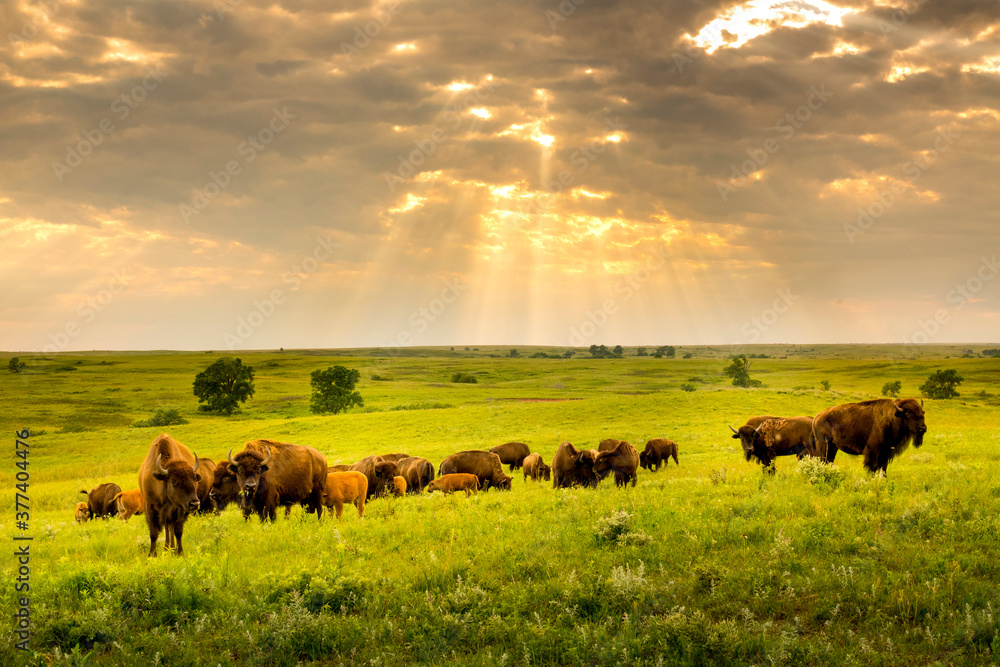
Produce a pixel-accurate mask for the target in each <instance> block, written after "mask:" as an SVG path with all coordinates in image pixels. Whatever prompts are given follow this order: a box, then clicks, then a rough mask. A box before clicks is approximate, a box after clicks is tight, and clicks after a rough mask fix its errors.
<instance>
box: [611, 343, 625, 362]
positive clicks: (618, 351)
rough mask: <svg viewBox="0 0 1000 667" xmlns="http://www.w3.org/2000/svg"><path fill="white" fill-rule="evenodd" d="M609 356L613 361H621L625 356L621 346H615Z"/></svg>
mask: <svg viewBox="0 0 1000 667" xmlns="http://www.w3.org/2000/svg"><path fill="white" fill-rule="evenodd" d="M611 356H613V357H614V358H615V359H621V358H622V357H624V356H625V348H623V347H622V346H621V345H615V349H614V350H612V351H611Z"/></svg>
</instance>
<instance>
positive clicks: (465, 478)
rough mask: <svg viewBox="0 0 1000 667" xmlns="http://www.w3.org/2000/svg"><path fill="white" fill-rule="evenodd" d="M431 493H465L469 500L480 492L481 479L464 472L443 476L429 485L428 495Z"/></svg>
mask: <svg viewBox="0 0 1000 667" xmlns="http://www.w3.org/2000/svg"><path fill="white" fill-rule="evenodd" d="M431 491H441V492H443V493H454V492H455V491H465V497H466V498H468V497H469V496H470V495H472V494H473V493H478V492H479V478H478V477H476V476H475V475H472V474H470V473H464V472H453V473H451V474H448V475H441V476H440V477H438V478H437V479H435V480H434V481H432V482H431V483H430V484H428V485H427V493H430V492H431Z"/></svg>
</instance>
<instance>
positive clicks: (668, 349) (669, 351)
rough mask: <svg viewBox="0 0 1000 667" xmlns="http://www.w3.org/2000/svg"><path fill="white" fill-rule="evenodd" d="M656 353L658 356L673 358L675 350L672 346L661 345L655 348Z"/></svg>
mask: <svg viewBox="0 0 1000 667" xmlns="http://www.w3.org/2000/svg"><path fill="white" fill-rule="evenodd" d="M656 351H657V352H659V353H660V355H662V356H664V357H670V358H673V356H674V355H675V354H677V349H676V348H675V347H674V346H673V345H661V346H660V347H658V348H656Z"/></svg>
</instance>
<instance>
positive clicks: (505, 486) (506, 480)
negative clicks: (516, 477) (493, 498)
mask: <svg viewBox="0 0 1000 667" xmlns="http://www.w3.org/2000/svg"><path fill="white" fill-rule="evenodd" d="M499 479H500V481H499V482H496V483H495V484H494V485H493V486H495V487H496V488H498V489H500V490H501V491H510V480H512V479H513V477H508V476H507V475H504V474H503V473H500V478H499Z"/></svg>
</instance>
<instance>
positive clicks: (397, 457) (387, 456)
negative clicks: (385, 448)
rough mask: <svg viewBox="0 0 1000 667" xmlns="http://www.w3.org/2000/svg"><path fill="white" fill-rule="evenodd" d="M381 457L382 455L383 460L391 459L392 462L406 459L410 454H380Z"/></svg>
mask: <svg viewBox="0 0 1000 667" xmlns="http://www.w3.org/2000/svg"><path fill="white" fill-rule="evenodd" d="M381 457H382V460H383V461H392V462H393V463H397V462H399V461H401V460H402V459H408V458H410V455H409V454H402V453H397V454H381Z"/></svg>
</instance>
